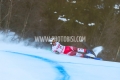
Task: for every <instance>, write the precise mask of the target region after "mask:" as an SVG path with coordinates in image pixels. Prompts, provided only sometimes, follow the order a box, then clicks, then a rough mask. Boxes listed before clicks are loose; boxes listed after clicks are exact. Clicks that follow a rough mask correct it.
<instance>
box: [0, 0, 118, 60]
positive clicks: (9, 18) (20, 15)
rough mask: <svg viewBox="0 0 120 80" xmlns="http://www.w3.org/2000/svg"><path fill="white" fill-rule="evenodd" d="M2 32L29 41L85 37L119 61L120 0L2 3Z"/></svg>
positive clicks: (7, 0) (107, 56) (104, 55)
mask: <svg viewBox="0 0 120 80" xmlns="http://www.w3.org/2000/svg"><path fill="white" fill-rule="evenodd" d="M60 18H64V19H65V20H66V21H63V20H61V19H60ZM92 24H93V25H92ZM0 30H1V31H3V32H4V33H7V32H9V30H10V31H12V32H15V33H16V35H19V39H21V38H24V39H28V38H29V41H30V42H34V36H41V35H42V36H43V35H44V36H86V38H87V39H86V43H88V44H89V45H90V46H91V47H92V48H93V47H95V46H103V47H104V50H103V51H102V53H101V54H100V55H99V56H100V57H102V58H103V59H104V60H109V61H120V0H0ZM61 44H63V45H73V46H76V47H85V46H84V45H83V44H81V43H77V42H76V43H75V42H72V43H69V42H67V43H61ZM36 45H37V46H39V47H41V45H40V44H39V43H37V44H36ZM47 45H48V46H50V45H49V43H45V46H47ZM42 46H43V45H42Z"/></svg>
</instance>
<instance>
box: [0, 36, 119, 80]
mask: <svg viewBox="0 0 120 80" xmlns="http://www.w3.org/2000/svg"><path fill="white" fill-rule="evenodd" d="M1 36H2V37H1ZM1 38H3V35H0V40H1V41H0V45H1V47H0V80H120V77H119V72H120V63H117V62H109V61H100V60H93V59H85V58H79V57H73V56H67V55H58V54H54V53H52V52H51V51H49V50H45V49H36V48H33V47H30V46H29V47H28V46H24V45H23V43H19V44H15V43H9V42H6V41H3V39H1ZM7 41H8V40H7Z"/></svg>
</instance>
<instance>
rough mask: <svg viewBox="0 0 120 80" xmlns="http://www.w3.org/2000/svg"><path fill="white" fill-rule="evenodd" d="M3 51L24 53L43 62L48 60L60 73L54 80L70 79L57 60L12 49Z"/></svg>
mask: <svg viewBox="0 0 120 80" xmlns="http://www.w3.org/2000/svg"><path fill="white" fill-rule="evenodd" d="M5 52H9V53H14V54H19V55H24V56H28V57H33V58H36V59H40V60H43V61H45V62H48V63H50V64H52V65H54V66H55V67H54V68H55V69H57V70H58V72H59V73H60V74H59V77H57V79H56V80H69V79H70V76H69V75H68V73H67V72H66V71H65V69H64V67H63V66H62V65H60V64H58V62H56V61H53V60H50V59H46V58H43V57H40V56H35V55H30V54H24V53H19V52H12V51H5Z"/></svg>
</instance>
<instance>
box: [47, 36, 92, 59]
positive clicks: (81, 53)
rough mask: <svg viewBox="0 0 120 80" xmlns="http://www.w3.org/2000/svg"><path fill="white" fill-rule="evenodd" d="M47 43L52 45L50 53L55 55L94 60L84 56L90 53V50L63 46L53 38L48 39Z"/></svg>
mask: <svg viewBox="0 0 120 80" xmlns="http://www.w3.org/2000/svg"><path fill="white" fill-rule="evenodd" d="M48 42H50V44H51V45H52V51H53V52H55V53H59V54H66V55H70V56H78V57H84V58H94V57H90V56H87V55H86V54H88V53H91V52H90V50H88V49H85V48H77V47H74V46H63V45H61V44H60V43H59V42H57V41H56V40H55V38H51V39H49V40H48ZM91 54H92V53H91Z"/></svg>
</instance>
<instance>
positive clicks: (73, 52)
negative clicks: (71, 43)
mask: <svg viewBox="0 0 120 80" xmlns="http://www.w3.org/2000/svg"><path fill="white" fill-rule="evenodd" d="M68 55H70V56H75V55H76V52H75V51H70V52H69V53H68Z"/></svg>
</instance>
